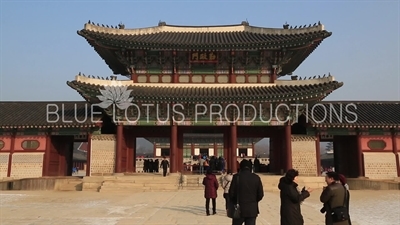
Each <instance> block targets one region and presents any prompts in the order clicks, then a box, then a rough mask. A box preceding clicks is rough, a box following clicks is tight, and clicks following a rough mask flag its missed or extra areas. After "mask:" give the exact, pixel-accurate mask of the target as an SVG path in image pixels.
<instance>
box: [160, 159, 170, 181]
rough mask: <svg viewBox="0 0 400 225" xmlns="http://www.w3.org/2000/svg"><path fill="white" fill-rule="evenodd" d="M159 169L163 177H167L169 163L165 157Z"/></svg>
mask: <svg viewBox="0 0 400 225" xmlns="http://www.w3.org/2000/svg"><path fill="white" fill-rule="evenodd" d="M161 167H162V169H163V177H165V176H167V170H168V168H169V162H168V160H167V159H166V157H165V156H164V159H163V160H162V161H161V163H160V168H161Z"/></svg>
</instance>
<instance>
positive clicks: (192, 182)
mask: <svg viewBox="0 0 400 225" xmlns="http://www.w3.org/2000/svg"><path fill="white" fill-rule="evenodd" d="M203 178H204V176H203V175H182V177H181V184H180V187H181V189H182V190H204V185H203Z"/></svg>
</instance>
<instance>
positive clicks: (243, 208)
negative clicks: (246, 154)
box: [229, 159, 264, 225]
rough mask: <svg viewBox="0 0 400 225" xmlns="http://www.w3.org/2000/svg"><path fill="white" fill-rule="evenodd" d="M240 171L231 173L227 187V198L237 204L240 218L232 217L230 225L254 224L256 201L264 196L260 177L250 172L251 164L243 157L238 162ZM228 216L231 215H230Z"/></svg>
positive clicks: (256, 210) (257, 210)
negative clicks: (230, 179)
mask: <svg viewBox="0 0 400 225" xmlns="http://www.w3.org/2000/svg"><path fill="white" fill-rule="evenodd" d="M239 166H240V172H239V173H238V174H235V175H233V178H232V182H231V183H232V184H231V186H230V188H229V200H230V201H231V203H233V204H236V203H238V204H239V207H240V218H238V219H235V218H232V225H242V224H243V223H244V224H245V225H255V224H256V219H257V216H258V214H259V213H260V211H259V208H258V202H260V201H261V200H262V199H263V197H264V189H263V185H262V182H261V179H260V177H259V176H258V175H257V174H255V173H251V172H250V169H251V164H250V162H249V161H248V160H246V159H243V160H242V161H241V162H240V164H239ZM230 217H233V216H231V215H230Z"/></svg>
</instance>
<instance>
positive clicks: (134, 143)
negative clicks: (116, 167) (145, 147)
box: [131, 136, 137, 173]
mask: <svg viewBox="0 0 400 225" xmlns="http://www.w3.org/2000/svg"><path fill="white" fill-rule="evenodd" d="M132 139H133V140H131V142H132V146H131V148H132V149H131V152H132V155H131V159H132V160H133V161H132V164H131V171H132V172H134V173H135V172H136V140H137V137H136V136H133V137H132Z"/></svg>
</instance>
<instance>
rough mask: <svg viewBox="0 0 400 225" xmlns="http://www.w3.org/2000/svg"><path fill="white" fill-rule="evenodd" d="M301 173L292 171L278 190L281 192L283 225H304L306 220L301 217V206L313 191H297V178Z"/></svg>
mask: <svg viewBox="0 0 400 225" xmlns="http://www.w3.org/2000/svg"><path fill="white" fill-rule="evenodd" d="M298 176H299V172H298V171H297V170H294V169H290V170H288V171H287V172H286V174H285V176H284V177H282V178H281V179H280V181H279V185H278V188H279V190H281V192H280V197H281V210H280V214H281V225H303V224H304V219H303V216H302V215H301V209H300V204H301V203H302V202H303V201H304V200H305V199H306V198H308V197H309V196H310V192H311V191H312V189H310V188H308V189H307V190H306V189H305V187H304V188H303V190H302V191H301V192H299V191H298V190H297V186H298V184H297V177H298Z"/></svg>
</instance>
